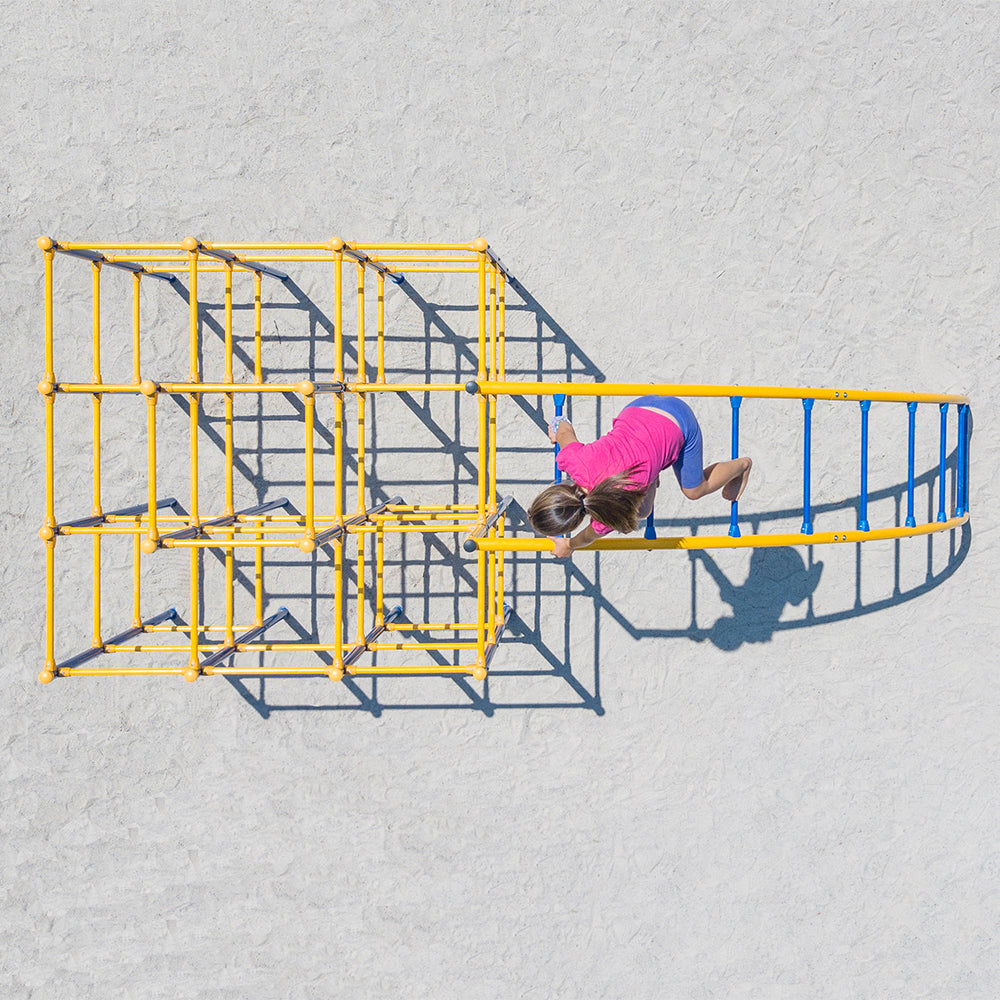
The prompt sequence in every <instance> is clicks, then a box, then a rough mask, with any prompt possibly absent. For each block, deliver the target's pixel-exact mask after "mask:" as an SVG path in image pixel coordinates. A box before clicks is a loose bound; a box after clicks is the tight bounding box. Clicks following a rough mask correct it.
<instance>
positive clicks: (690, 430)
mask: <svg viewBox="0 0 1000 1000" xmlns="http://www.w3.org/2000/svg"><path fill="white" fill-rule="evenodd" d="M628 405H629V406H652V407H655V408H656V409H657V410H663V412H664V413H669V414H670V416H672V417H673V418H674V419H675V420H676V421H677V423H678V424H679V425H680V429H681V434H683V435H684V447H683V448H681V453H680V455H678V456H677V461H676V462H674V475H675V476H676V477H677V482H678V483H680V484H681V486H683V487H684V489H686V490H691V489H694V488H695V487H696V486H700V485H701V481H702V480H703V479H704V478H705V469H704V460H703V457H702V447H701V428H700V427H699V426H698V418H697V417H695V415H694V411H693V410H692V409H691V407H690V406H688V405H687V403H685V402H684V400H682V399H678V398H677V397H676V396H640V397H639V398H638V399H633V400H632V402H631V403H629V404H628Z"/></svg>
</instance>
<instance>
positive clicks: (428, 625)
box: [385, 622, 479, 632]
mask: <svg viewBox="0 0 1000 1000" xmlns="http://www.w3.org/2000/svg"><path fill="white" fill-rule="evenodd" d="M476 628H479V624H478V623H477V622H414V623H412V624H410V623H405V624H402V625H399V624H397V623H396V622H389V624H388V625H386V627H385V630H386V631H387V632H430V631H432V630H433V629H443V630H445V631H448V630H452V631H455V632H458V631H460V630H461V631H464V630H465V629H476Z"/></svg>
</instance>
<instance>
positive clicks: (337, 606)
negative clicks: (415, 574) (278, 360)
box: [329, 244, 344, 680]
mask: <svg viewBox="0 0 1000 1000" xmlns="http://www.w3.org/2000/svg"><path fill="white" fill-rule="evenodd" d="M342 247H343V244H341V249H338V250H336V251H335V252H334V255H333V257H334V264H333V267H334V278H333V282H334V285H333V299H334V305H333V312H334V319H333V323H334V325H333V352H334V374H333V378H334V381H336V382H343V381H344V275H343V264H344V253H343V249H342ZM343 431H344V394H343V393H342V392H336V393H334V394H333V465H334V469H333V516H334V523H335V524H343V523H344V442H343ZM343 584H344V536H343V535H342V534H341V536H340V537H339V538H335V539H334V541H333V663H332V664H331V666H330V671H329V673H330V678H331V679H332V680H340V679H341V678H342V677H343V676H344V653H343V644H344V586H343Z"/></svg>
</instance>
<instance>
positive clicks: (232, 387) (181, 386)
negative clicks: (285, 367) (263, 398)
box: [159, 382, 302, 393]
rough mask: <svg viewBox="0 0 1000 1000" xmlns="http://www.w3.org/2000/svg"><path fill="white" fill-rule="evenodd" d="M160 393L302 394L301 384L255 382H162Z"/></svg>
mask: <svg viewBox="0 0 1000 1000" xmlns="http://www.w3.org/2000/svg"><path fill="white" fill-rule="evenodd" d="M159 386H160V392H170V393H175V392H176V393H192V392H301V391H302V388H301V387H302V383H301V382H287V383H282V384H278V385H267V384H264V383H259V382H258V383H253V382H160V383H159Z"/></svg>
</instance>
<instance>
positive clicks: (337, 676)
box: [327, 667, 344, 681]
mask: <svg viewBox="0 0 1000 1000" xmlns="http://www.w3.org/2000/svg"><path fill="white" fill-rule="evenodd" d="M327 676H328V677H329V678H330V680H331V681H342V680H343V679H344V671H343V670H341V669H340V668H339V667H334V668H333V669H332V670H329V671H328V672H327Z"/></svg>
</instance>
